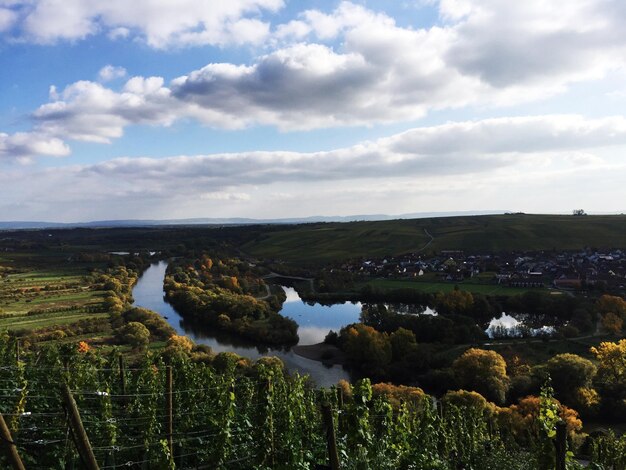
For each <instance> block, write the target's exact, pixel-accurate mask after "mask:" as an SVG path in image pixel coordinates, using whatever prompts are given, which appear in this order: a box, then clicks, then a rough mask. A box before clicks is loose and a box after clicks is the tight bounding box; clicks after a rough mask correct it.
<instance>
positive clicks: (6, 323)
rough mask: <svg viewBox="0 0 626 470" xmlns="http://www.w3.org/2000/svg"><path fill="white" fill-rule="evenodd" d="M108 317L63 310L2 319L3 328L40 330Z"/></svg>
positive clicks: (0, 325) (106, 315)
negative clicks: (47, 313)
mask: <svg viewBox="0 0 626 470" xmlns="http://www.w3.org/2000/svg"><path fill="white" fill-rule="evenodd" d="M103 317H108V314H107V313H86V312H81V311H72V312H62V313H55V314H51V315H35V316H23V315H22V316H15V317H13V318H2V319H0V331H1V330H5V329H6V330H8V329H11V330H38V329H40V328H47V327H49V326H54V325H65V324H68V323H74V322H77V321H79V320H84V319H96V318H103Z"/></svg>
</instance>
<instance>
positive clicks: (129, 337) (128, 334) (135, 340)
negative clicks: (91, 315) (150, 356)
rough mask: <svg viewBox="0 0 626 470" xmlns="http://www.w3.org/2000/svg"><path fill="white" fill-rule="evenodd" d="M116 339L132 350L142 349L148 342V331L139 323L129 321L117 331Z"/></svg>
mask: <svg viewBox="0 0 626 470" xmlns="http://www.w3.org/2000/svg"><path fill="white" fill-rule="evenodd" d="M116 337H117V339H118V340H119V341H121V342H123V343H127V344H130V345H131V346H132V347H133V348H134V349H142V348H145V347H146V346H147V345H148V343H149V342H150V330H148V328H146V327H145V326H144V325H143V324H141V323H139V322H136V321H131V322H129V323H127V324H126V325H124V326H123V327H122V328H120V329H119V330H117V333H116Z"/></svg>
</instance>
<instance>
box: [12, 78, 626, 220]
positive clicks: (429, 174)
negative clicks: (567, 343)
mask: <svg viewBox="0 0 626 470" xmlns="http://www.w3.org/2000/svg"><path fill="white" fill-rule="evenodd" d="M137 86H140V84H137ZM142 86H144V87H147V89H150V86H149V85H146V84H143V85H142ZM11 137H12V136H8V137H7V136H6V135H5V136H2V137H1V138H0V141H4V142H6V140H7V138H9V139H10V138H11ZM27 137H30V136H24V137H21V141H22V142H26V141H31V140H32V139H30V138H27ZM17 140H19V139H17ZM15 142H16V138H15V137H13V145H14V146H17V145H16V143H15ZM625 148H626V119H625V118H623V117H613V118H606V119H597V120H593V119H584V118H582V117H580V116H568V115H566V116H562V115H548V116H535V117H518V118H498V119H487V120H483V121H475V122H474V121H470V122H458V123H449V124H444V125H440V126H433V127H422V128H416V129H412V130H410V131H407V132H403V133H400V134H396V135H394V136H390V137H387V138H383V139H378V140H376V141H372V142H362V143H361V144H359V145H355V146H352V147H348V148H342V149H336V150H332V151H327V152H312V153H299V152H284V151H274V152H243V153H230V154H213V155H197V156H174V157H167V158H147V157H146V158H116V159H113V160H109V161H106V162H102V163H97V164H92V165H83V166H78V165H75V166H67V167H61V168H55V169H32V168H31V169H30V170H29V171H28V181H29V185H28V186H27V187H23V185H22V184H21V183H20V182H21V181H24V179H25V178H26V176H25V174H24V171H23V170H20V169H19V168H17V169H16V168H12V167H11V166H8V167H6V168H5V171H3V172H0V201H2V202H0V218H7V219H10V218H14V217H11V214H12V213H17V212H11V211H17V209H16V208H18V207H19V208H20V209H19V210H20V212H19V213H20V214H24V215H25V217H26V216H29V217H31V218H38V217H39V218H41V216H42V214H43V216H46V215H47V214H48V213H46V212H45V211H44V207H48V208H49V207H50V205H51V204H54V206H55V208H57V213H60V214H65V217H66V218H67V219H68V220H84V219H85V218H92V219H93V218H124V217H144V218H150V217H157V218H158V217H161V218H165V217H188V216H233V215H238V216H256V217H261V216H271V217H276V216H278V215H281V216H292V215H302V214H307V215H311V214H316V213H320V212H322V213H328V212H329V211H330V208H332V211H331V212H333V213H337V214H349V213H352V214H354V213H363V212H372V211H375V212H389V209H388V208H389V207H394V208H395V209H394V211H395V212H415V211H419V210H421V209H420V207H428V204H431V207H437V209H438V210H468V209H475V208H476V207H482V208H485V207H491V208H496V209H498V208H501V209H520V210H525V209H526V210H530V209H531V208H532V207H537V208H543V211H549V210H557V209H559V208H560V210H564V209H567V210H571V208H570V207H569V206H566V207H564V206H562V204H570V205H573V206H581V207H585V208H586V209H587V210H591V209H592V208H594V207H596V209H595V210H601V209H602V210H623V209H618V208H617V205H616V204H618V203H620V201H623V200H624V197H626V195H624V194H623V191H624V189H623V184H622V183H623V179H624V178H626V167H624V165H623V163H620V158H619V156H620V155H621V152H623V150H624V149H625ZM61 151H63V148H61ZM22 153H26V152H22ZM31 153H32V151H31ZM574 182H576V183H574ZM600 182H601V183H600ZM555 185H557V187H559V188H561V187H565V186H567V187H568V188H569V189H568V190H567V194H563V195H559V198H557V199H558V201H560V202H559V204H560V205H552V206H551V207H549V206H547V205H546V201H547V200H548V199H550V198H549V197H548V195H549V194H551V192H553V190H554V187H555ZM600 187H601V191H600ZM503 188H506V190H503ZM585 188H587V189H585ZM593 188H595V189H593ZM592 189H593V190H592ZM596 189H597V190H598V191H600V193H601V194H605V193H606V192H607V191H612V194H613V196H612V197H611V198H609V199H610V202H607V201H609V200H607V201H605V202H606V204H605V206H604V207H601V206H600V205H599V204H600V199H599V198H598V197H596ZM524 191H526V192H527V196H526V197H523V195H524ZM516 198H517V199H516ZM519 198H522V199H519ZM557 199H554V200H555V201H556V200H557ZM516 200H517V201H519V200H524V201H525V204H528V205H526V206H524V207H520V206H519V205H515V204H514V203H515V201H516ZM550 200H551V199H550ZM574 202H576V204H574ZM542 203H543V206H542V205H541V204H542ZM363 204H367V207H365V206H362V205H363ZM421 204H423V205H421ZM455 204H456V205H455ZM532 204H535V206H532V207H531V205H532ZM555 204H556V203H555ZM320 208H327V209H326V210H324V209H320ZM535 210H536V209H535ZM48 211H49V209H48Z"/></svg>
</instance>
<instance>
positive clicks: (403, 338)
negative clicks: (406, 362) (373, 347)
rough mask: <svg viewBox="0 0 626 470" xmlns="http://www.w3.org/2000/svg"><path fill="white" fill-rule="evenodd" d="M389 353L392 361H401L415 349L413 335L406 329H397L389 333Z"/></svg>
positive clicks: (415, 342)
mask: <svg viewBox="0 0 626 470" xmlns="http://www.w3.org/2000/svg"><path fill="white" fill-rule="evenodd" d="M389 340H390V341H391V352H392V357H393V360H394V361H402V360H403V359H406V357H407V356H408V355H409V354H411V353H412V352H414V351H415V350H416V349H417V341H416V340H415V334H414V333H413V332H412V331H411V330H407V329H406V328H398V329H397V330H396V331H394V332H393V333H391V336H390V337H389Z"/></svg>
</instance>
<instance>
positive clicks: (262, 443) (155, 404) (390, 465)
mask: <svg viewBox="0 0 626 470" xmlns="http://www.w3.org/2000/svg"><path fill="white" fill-rule="evenodd" d="M193 359H194V358H193V357H190V356H189V355H188V354H185V353H180V354H169V355H167V356H163V355H161V356H157V355H146V356H145V357H144V358H143V360H142V361H141V363H139V364H136V365H133V366H128V367H126V366H125V364H124V361H123V359H121V356H120V355H119V354H118V353H117V352H116V351H111V352H107V353H100V352H95V351H93V350H92V349H90V348H89V347H88V346H87V345H86V344H85V343H78V344H66V345H63V346H60V347H54V348H52V347H48V348H45V349H40V350H34V351H29V352H24V351H22V352H20V351H19V347H16V345H15V343H14V342H13V341H12V340H10V339H9V338H8V337H6V336H5V337H2V338H1V339H0V360H1V362H0V364H1V366H0V398H1V399H0V411H1V413H2V416H3V419H4V421H5V422H6V425H7V428H8V429H6V431H7V432H6V433H3V435H2V440H1V441H0V448H3V450H6V451H7V452H6V453H7V456H8V455H9V453H10V452H11V451H13V452H14V453H17V454H19V458H21V460H22V462H23V465H24V467H23V468H27V469H67V468H100V469H116V468H131V469H132V468H136V469H200V468H206V469H227V468H229V469H230V468H232V469H244V468H246V469H247V468H255V469H266V468H267V469H269V468H276V469H298V468H301V469H308V468H345V469H352V468H354V469H366V468H371V469H397V468H400V469H457V468H466V469H470V468H471V469H503V468H507V469H535V468H538V469H540V468H546V469H547V468H555V459H556V458H557V454H558V453H559V452H557V451H555V450H557V449H558V445H554V442H556V441H555V436H556V434H557V433H556V430H557V429H559V425H558V423H559V417H558V409H556V408H555V407H556V405H555V402H554V401H553V400H552V399H551V397H550V396H544V397H542V406H541V412H540V415H539V416H538V417H537V418H536V420H535V422H534V423H532V426H531V427H529V429H528V430H527V432H526V433H525V435H524V436H519V435H517V434H516V433H514V432H513V430H512V428H511V427H510V426H507V424H506V423H505V422H504V421H499V420H496V419H494V415H493V413H490V412H489V411H488V410H489V409H490V407H483V408H481V407H477V406H473V405H471V403H470V402H467V403H466V404H465V405H464V404H463V403H462V402H458V403H457V404H456V405H453V404H445V403H444V405H443V406H441V403H442V402H439V403H440V404H439V405H437V406H435V401H434V400H432V399H431V397H429V396H427V395H424V394H423V393H417V392H415V391H418V390H419V389H411V390H413V392H412V393H399V392H401V391H402V388H398V387H393V386H386V387H388V390H387V392H388V393H374V394H373V387H372V386H371V385H370V383H369V381H368V380H363V381H359V382H357V383H356V384H354V385H353V386H350V385H348V384H345V383H344V384H341V386H338V387H336V388H334V389H330V390H319V389H316V388H314V387H312V386H311V385H310V383H309V382H308V380H307V379H306V378H305V377H299V376H288V375H287V374H286V373H284V372H283V369H282V364H281V363H280V361H278V360H277V359H273V358H264V359H261V360H259V361H258V362H257V363H256V364H253V365H250V364H248V363H247V362H246V361H244V360H242V359H241V358H239V357H238V356H235V355H233V354H230V353H222V354H219V355H217V356H215V357H214V358H213V359H212V360H211V361H210V364H208V363H206V362H203V361H198V360H193ZM166 360H167V362H168V364H169V365H166V362H165V361H166ZM405 389H408V388H407V387H405ZM375 390H377V389H376V387H374V391H375ZM378 390H379V391H381V390H382V391H383V392H384V391H385V387H383V388H382V389H381V388H380V387H379V388H378ZM68 395H69V396H70V399H69V400H68ZM72 402H74V403H75V405H76V406H75V411H76V412H77V413H79V418H78V421H79V424H80V426H78V425H77V424H76V419H75V418H76V416H75V415H74V405H73V403H72ZM324 418H326V419H324ZM81 427H82V429H81ZM532 429H534V434H533V432H531V430H532ZM562 429H564V426H563V427H562ZM83 431H84V434H82V432H83ZM87 440H88V442H86V441H87ZM563 444H565V440H563ZM625 444H626V442H625V440H624V438H622V439H621V440H619V439H617V438H615V437H613V436H608V437H605V438H602V439H598V440H596V441H594V442H593V443H592V444H591V446H590V448H591V449H592V454H593V456H594V461H595V462H596V463H594V464H593V465H595V467H594V468H597V469H600V468H607V469H608V468H615V469H618V468H619V469H623V468H624V453H623V451H624V446H625ZM85 449H86V451H85ZM329 450H330V452H329ZM562 450H563V452H562V454H563V456H565V449H562ZM89 454H90V455H91V458H93V459H94V462H90V460H89V459H90V455H89ZM3 459H4V460H3ZM11 462H13V461H12V460H10V459H9V457H5V456H3V457H0V466H1V467H2V468H10V465H11ZM94 465H95V467H94ZM330 465H332V467H331V466H330ZM566 465H567V467H568V468H578V464H577V463H576V462H575V461H574V460H573V459H571V458H568V461H567V463H566ZM603 465H604V466H603ZM320 466H321V467H320ZM325 466H328V467H325ZM563 468H565V467H563Z"/></svg>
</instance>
